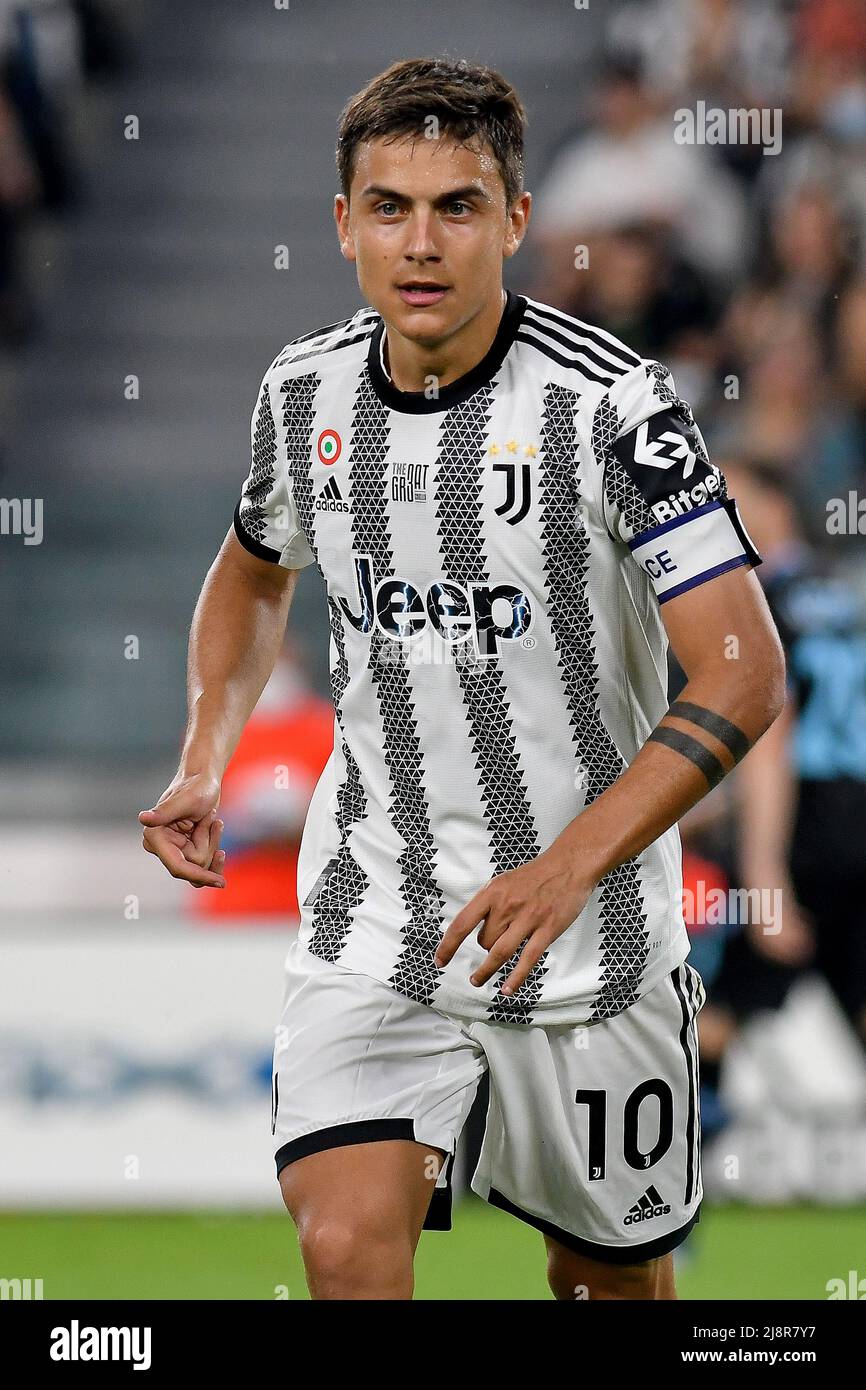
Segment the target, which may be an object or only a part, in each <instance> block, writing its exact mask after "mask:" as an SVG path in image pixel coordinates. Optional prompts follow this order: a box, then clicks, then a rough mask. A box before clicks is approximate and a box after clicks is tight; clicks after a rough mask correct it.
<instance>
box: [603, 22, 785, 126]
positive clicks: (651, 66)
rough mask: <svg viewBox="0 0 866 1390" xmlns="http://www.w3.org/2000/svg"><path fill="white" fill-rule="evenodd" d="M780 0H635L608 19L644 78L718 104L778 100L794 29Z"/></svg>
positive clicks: (668, 91)
mask: <svg viewBox="0 0 866 1390" xmlns="http://www.w3.org/2000/svg"><path fill="white" fill-rule="evenodd" d="M784 9H785V7H784V6H783V5H781V4H779V3H777V0H649V3H646V0H638V3H635V2H634V0H632V3H629V4H626V5H623V6H622V7H621V8H620V9H619V10H618V12H617V13H616V15H615V17H614V19H613V21H612V23H611V27H610V37H611V40H612V42H613V43H614V44H615V45H616V46H617V47H622V48H625V49H627V50H632V51H636V52H639V53H640V55H641V59H642V63H643V70H644V73H645V76H646V81H647V84H648V86H650V87H651V88H652V89H653V91H655V92H658V93H661V94H664V95H665V96H667V97H676V99H677V100H678V101H683V100H694V99H696V98H698V97H703V98H704V99H705V100H707V101H712V102H713V103H714V104H716V105H719V106H739V105H746V106H749V105H751V104H752V101H753V99H755V98H757V97H758V95H759V94H760V96H761V98H762V99H763V100H764V101H778V100H779V99H780V98H781V96H782V95H783V94H784V91H785V89H786V86H787V78H788V69H789V63H790V57H791V47H792V43H791V32H790V27H789V24H788V22H787V17H786V15H785V13H784Z"/></svg>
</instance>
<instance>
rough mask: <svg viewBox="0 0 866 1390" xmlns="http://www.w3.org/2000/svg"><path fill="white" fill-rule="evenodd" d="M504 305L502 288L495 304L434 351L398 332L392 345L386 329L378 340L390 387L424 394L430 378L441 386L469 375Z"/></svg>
mask: <svg viewBox="0 0 866 1390" xmlns="http://www.w3.org/2000/svg"><path fill="white" fill-rule="evenodd" d="M507 302H508V296H507V294H506V292H505V290H504V289H503V290H502V291H501V292H500V297H499V300H498V302H497V301H496V300H493V302H492V304H491V306H490V307H489V308H484V309H482V310H481V312H480V313H478V314H476V316H475V318H474V319H471V320H470V322H469V323H467V324H464V326H463V327H462V328H461V329H459V330H458V332H457V333H455V334H453V335H452V336H451V337H450V338H448V339H447V341H446V342H444V343H442V344H441V346H437V347H435V348H425V347H424V346H423V345H422V344H421V343H414V342H412V340H411V339H410V338H404V337H403V336H402V335H401V334H399V333H395V334H394V336H393V345H392V341H391V337H392V335H391V331H390V329H387V328H386V330H385V333H384V335H383V337H382V356H383V358H384V362H385V370H386V372H387V373H388V376H389V377H390V378H391V382H392V384H393V385H394V386H395V387H396V389H397V390H398V391H424V390H426V388H427V386H428V385H429V383H430V378H431V377H435V378H436V384H437V385H438V386H440V387H441V386H448V385H449V384H450V383H451V382H452V381H457V380H458V378H459V377H462V376H465V375H466V373H467V372H471V370H472V368H473V367H474V366H475V365H476V364H477V363H478V362H480V361H481V360H482V358H483V357H485V356H486V354H487V353H488V352H489V350H490V347H491V346H492V344H493V340H494V338H495V337H496V334H497V332H498V330H499V325H500V323H501V322H502V315H503V313H504V311H505V305H506V304H507Z"/></svg>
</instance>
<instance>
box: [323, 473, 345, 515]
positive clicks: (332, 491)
mask: <svg viewBox="0 0 866 1390" xmlns="http://www.w3.org/2000/svg"><path fill="white" fill-rule="evenodd" d="M315 508H316V511H317V512H347V511H348V510H349V504H348V502H344V501H343V494H342V493H341V492H340V489H339V487H338V486H337V479H336V478H329V479H328V481H327V482H326V483H325V486H324V487H323V488H322V491H321V492H320V493H319V495H318V497H317V498H316V501H315Z"/></svg>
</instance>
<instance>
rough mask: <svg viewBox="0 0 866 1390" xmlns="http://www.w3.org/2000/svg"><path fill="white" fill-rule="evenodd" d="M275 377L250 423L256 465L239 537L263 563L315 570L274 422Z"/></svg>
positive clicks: (240, 514) (242, 501) (241, 504)
mask: <svg viewBox="0 0 866 1390" xmlns="http://www.w3.org/2000/svg"><path fill="white" fill-rule="evenodd" d="M275 360H276V359H275ZM271 365H272V366H273V364H271ZM270 378H271V367H269V368H268V370H267V372H266V373H265V376H264V379H263V381H262V384H261V386H260V387H259V394H258V398H257V400H256V407H255V410H254V411H253V416H252V420H251V422H250V444H251V452H252V466H251V468H250V471H249V473H248V475H247V479H246V482H245V483H244V485H243V488H242V489H241V495H240V498H239V499H238V503H237V506H236V507H235V514H234V528H235V535H236V536H237V538H238V540H239V541H240V543H241V545H242V546H244V548H245V549H246V550H248V551H249V552H250V553H251V554H252V555H257V556H258V558H259V559H260V560H270V561H271V562H272V563H273V564H276V565H282V566H283V567H284V568H285V569H291V570H299V569H303V568H304V567H305V566H306V565H311V564H312V563H313V560H314V558H315V557H314V555H313V552H312V551H311V550H310V547H309V544H308V543H307V538H306V536H305V535H304V533H303V530H302V529H301V523H300V521H299V519H298V513H297V510H296V508H295V504H294V500H293V498H292V495H291V486H290V480H289V467H288V459H287V457H286V450H285V446H284V445H282V444H281V443H280V437H279V432H278V430H277V426H276V420H275V418H274V411H273V404H272V400H271V388H270Z"/></svg>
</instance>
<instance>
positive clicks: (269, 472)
mask: <svg viewBox="0 0 866 1390" xmlns="http://www.w3.org/2000/svg"><path fill="white" fill-rule="evenodd" d="M276 476H277V433H276V429H275V427H274V413H273V411H272V410H271V397H270V392H269V390H268V382H267V379H266V380H265V382H264V384H263V385H262V389H261V391H260V393H259V403H258V409H257V411H256V420H255V424H254V426H253V466H252V471H251V473H250V477H249V481H248V483H247V486H246V488H245V490H244V497H245V498H246V499H247V501H248V505H242V506H241V512H240V518H241V522H242V524H243V528H244V530H245V531H246V533H247V535H249V536H252V538H253V540H255V541H258V543H259V545H265V544H267V537H268V525H267V520H266V517H265V512H264V503H265V499H266V498H267V496H268V494H269V493H270V491H271V489H272V488H273V486H274V483H275V481H276Z"/></svg>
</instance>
